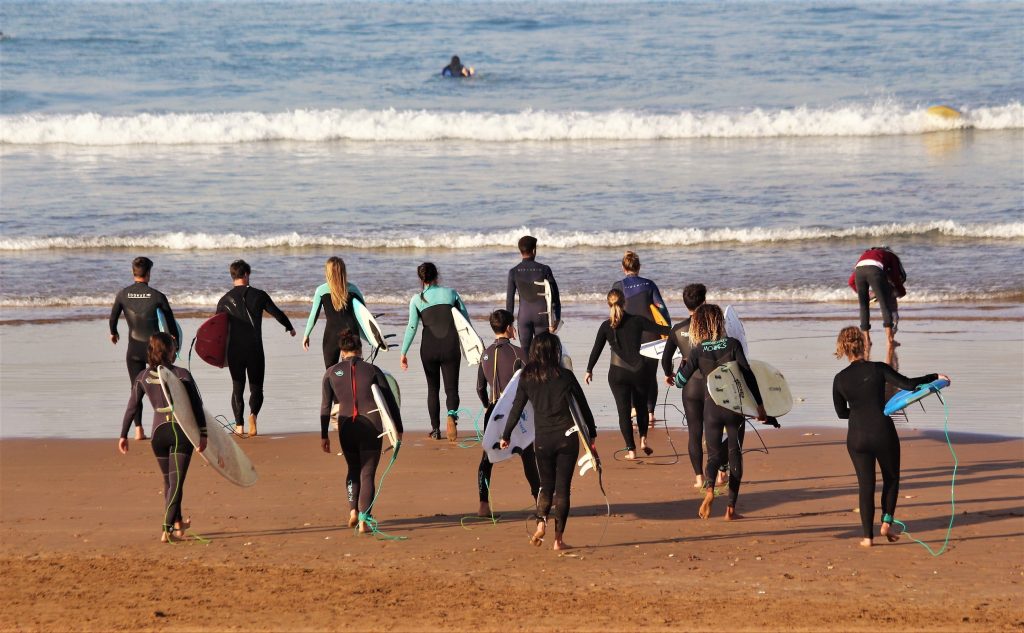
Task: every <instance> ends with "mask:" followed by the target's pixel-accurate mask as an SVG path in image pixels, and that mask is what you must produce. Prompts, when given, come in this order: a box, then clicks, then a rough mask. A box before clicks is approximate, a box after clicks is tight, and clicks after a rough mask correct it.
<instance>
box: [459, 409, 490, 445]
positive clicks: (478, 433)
mask: <svg viewBox="0 0 1024 633" xmlns="http://www.w3.org/2000/svg"><path fill="white" fill-rule="evenodd" d="M455 413H456V418H458V415H459V414H462V413H473V411H471V410H469V409H466V408H461V409H456V411H455ZM483 414H484V408H483V407H480V408H479V409H477V410H476V413H473V434H474V435H473V437H470V438H467V439H465V440H460V441H459V443H458V444H457V445H456V446H458V447H459V448H474V447H477V446H480V444H481V443H482V442H483V439H484V432H483V429H481V428H480V419H481V418H482V417H483Z"/></svg>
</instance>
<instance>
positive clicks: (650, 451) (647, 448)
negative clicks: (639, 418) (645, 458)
mask: <svg viewBox="0 0 1024 633" xmlns="http://www.w3.org/2000/svg"><path fill="white" fill-rule="evenodd" d="M640 450H642V451H643V452H644V455H653V454H654V449H653V448H651V447H650V446H648V445H647V438H646V437H641V438H640Z"/></svg>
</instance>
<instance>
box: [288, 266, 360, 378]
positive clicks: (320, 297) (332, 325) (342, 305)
mask: <svg viewBox="0 0 1024 633" xmlns="http://www.w3.org/2000/svg"><path fill="white" fill-rule="evenodd" d="M324 276H325V277H326V278H327V282H326V283H324V284H321V285H320V287H318V288H317V289H316V292H315V293H313V307H312V308H310V309H309V318H308V319H307V320H306V331H305V333H304V334H303V335H302V349H304V350H309V335H310V334H312V333H313V327H314V326H316V319H317V317H319V316H320V311H321V310H323V312H324V314H325V315H326V317H327V325H326V327H324V338H323V344H322V346H323V352H324V367H330V366H331V365H333V364H335V363H337V362H338V359H340V358H341V349H340V348H339V347H338V333H339V332H341V331H342V330H352V331H353V332H358V331H359V323H358V322H357V321H356V317H355V314H354V313H353V312H352V299H353V298H356V299H358V300H359V301H360V302H362V304H363V305H366V300H365V299H363V293H362V292H360V291H359V288H358V287H356V285H355V284H353V283H349V281H348V273H347V271H346V269H345V261H344V260H343V259H341V258H340V257H331V258H329V259H328V260H327V263H326V264H324Z"/></svg>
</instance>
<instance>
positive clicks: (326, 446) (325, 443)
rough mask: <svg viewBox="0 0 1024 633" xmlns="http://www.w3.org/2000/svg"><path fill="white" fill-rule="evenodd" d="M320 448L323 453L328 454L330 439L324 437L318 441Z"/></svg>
mask: <svg viewBox="0 0 1024 633" xmlns="http://www.w3.org/2000/svg"><path fill="white" fill-rule="evenodd" d="M320 448H321V449H323V451H324V452H325V453H330V452H331V438H329V437H325V438H323V439H321V440H320Z"/></svg>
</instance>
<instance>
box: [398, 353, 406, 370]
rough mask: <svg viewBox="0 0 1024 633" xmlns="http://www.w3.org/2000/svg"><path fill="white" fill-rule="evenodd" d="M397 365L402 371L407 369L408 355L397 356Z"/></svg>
mask: <svg viewBox="0 0 1024 633" xmlns="http://www.w3.org/2000/svg"><path fill="white" fill-rule="evenodd" d="M398 366H399V367H401V368H402V371H407V370H408V369H409V357H408V356H406V355H405V354H402V355H401V356H400V357H399V358H398Z"/></svg>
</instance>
